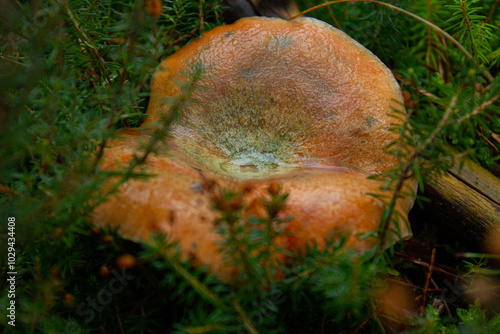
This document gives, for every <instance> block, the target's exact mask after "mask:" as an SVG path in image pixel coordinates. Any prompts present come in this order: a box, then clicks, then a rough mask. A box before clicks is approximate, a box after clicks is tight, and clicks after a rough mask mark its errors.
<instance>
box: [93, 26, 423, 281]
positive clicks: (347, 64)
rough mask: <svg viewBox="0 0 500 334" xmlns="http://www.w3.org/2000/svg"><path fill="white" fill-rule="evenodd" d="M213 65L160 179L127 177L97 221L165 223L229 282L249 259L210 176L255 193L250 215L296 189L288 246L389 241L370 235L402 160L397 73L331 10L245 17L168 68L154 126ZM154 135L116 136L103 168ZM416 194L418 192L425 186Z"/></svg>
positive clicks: (158, 168)
mask: <svg viewBox="0 0 500 334" xmlns="http://www.w3.org/2000/svg"><path fill="white" fill-rule="evenodd" d="M200 68H201V77H200V78H199V80H197V81H196V82H195V87H194V89H193V90H192V92H191V98H192V101H193V102H192V103H189V104H186V105H185V106H184V108H183V110H182V114H181V116H180V117H179V119H178V120H177V121H176V122H175V124H174V127H173V129H172V132H171V137H170V139H169V140H168V143H167V144H168V150H167V149H165V150H159V151H160V152H161V153H158V154H155V155H151V156H149V157H148V159H147V161H146V165H145V171H146V172H148V173H151V174H154V175H155V177H153V178H150V179H149V180H147V181H143V180H131V181H128V182H126V183H125V184H123V185H122V186H121V188H120V189H119V194H118V196H117V197H113V198H110V199H109V200H108V201H107V202H106V203H104V204H102V205H100V206H99V207H98V208H97V209H96V211H95V214H94V222H95V223H97V224H101V225H110V226H112V227H119V231H120V233H121V234H122V235H123V236H125V237H127V238H130V239H132V240H147V239H149V238H150V237H151V233H152V232H153V231H162V232H165V233H166V235H167V236H168V238H169V239H170V240H172V241H176V242H178V245H179V249H180V251H181V254H182V256H183V257H184V258H186V259H187V258H189V259H191V260H192V263H193V264H194V265H196V266H201V265H207V266H208V267H209V268H210V270H211V271H212V272H214V273H217V274H218V275H219V276H220V277H221V278H223V279H227V280H230V279H232V278H233V277H234V275H236V272H237V268H233V267H232V266H228V265H226V264H225V263H226V262H225V261H224V256H225V255H224V254H223V253H222V252H221V250H220V249H221V244H222V242H223V238H222V236H221V235H220V234H218V233H217V231H216V222H217V218H218V215H219V213H218V212H216V211H214V210H213V209H212V205H213V204H212V200H211V195H210V193H209V191H206V190H205V188H204V186H203V185H204V184H206V183H207V180H213V181H214V182H216V183H217V184H218V185H219V186H221V187H228V188H230V189H233V190H242V189H245V191H243V192H242V194H243V195H242V205H243V206H244V207H245V212H247V213H248V215H251V214H252V213H255V212H257V211H259V210H255V203H257V202H258V199H259V197H261V196H263V195H264V194H265V193H266V189H267V188H268V187H269V186H270V185H272V184H275V183H276V182H278V183H280V184H281V185H282V188H283V191H284V192H287V193H288V194H289V198H288V201H287V203H286V204H287V205H286V209H285V210H284V211H283V212H282V213H281V214H282V216H283V217H285V216H289V217H291V219H290V220H289V221H288V222H286V223H284V224H285V230H286V232H287V233H286V234H285V235H284V236H283V237H280V238H278V239H279V240H278V241H277V242H278V243H279V244H280V245H282V246H284V247H286V248H288V249H289V250H297V249H303V248H304V247H305V245H307V244H310V243H313V242H316V243H318V244H319V245H320V246H321V245H324V242H325V238H328V237H331V236H335V235H341V234H349V237H348V240H347V246H349V247H352V248H355V249H359V250H367V249H369V248H370V247H372V246H373V245H374V244H375V243H376V241H377V240H376V239H375V238H364V239H363V240H361V239H360V238H359V234H362V233H367V232H371V231H374V230H376V229H377V228H378V227H379V224H380V221H381V218H382V215H383V212H384V208H383V204H382V202H381V201H380V200H379V199H377V197H375V196H373V194H379V195H382V196H383V195H387V196H389V195H390V194H391V190H390V189H389V190H385V191H383V190H381V187H382V186H383V183H382V182H381V181H377V180H374V179H371V178H369V176H370V175H373V174H377V173H382V172H384V171H387V170H389V169H392V168H395V167H396V166H397V165H398V160H397V158H396V157H395V156H392V155H390V154H388V153H386V152H385V149H386V146H387V145H388V144H389V143H391V142H395V141H398V139H399V135H398V132H397V131H391V130H390V128H391V127H392V128H394V127H395V125H394V124H397V120H396V119H395V118H393V117H391V116H390V114H391V113H393V112H394V109H398V110H402V109H403V104H402V97H401V92H400V88H399V86H398V84H397V82H396V81H395V79H394V77H393V76H392V74H391V72H390V70H389V69H388V68H387V67H385V65H384V64H383V63H382V62H381V61H380V60H379V59H378V58H377V57H375V56H374V55H373V54H372V53H371V52H370V51H368V50H367V49H365V48H364V47H363V46H361V45H360V44H359V43H357V42H356V41H354V40H353V39H351V38H350V37H349V36H347V35H346V34H345V33H343V32H341V31H339V30H337V29H335V28H333V27H331V26H329V25H328V24H326V23H324V22H321V21H319V20H316V19H312V18H300V19H296V20H292V21H285V20H282V19H271V18H245V19H241V20H239V21H237V22H236V23H234V24H231V25H226V26H221V27H217V28H215V29H213V30H212V31H210V32H207V33H205V34H204V35H203V36H202V37H201V38H199V39H197V40H195V41H193V42H191V43H190V44H188V45H186V46H184V47H183V48H182V49H180V50H179V51H178V52H176V53H175V54H174V55H172V56H170V57H169V58H167V59H166V60H165V61H163V62H162V63H161V64H160V66H159V68H158V70H157V71H156V73H155V75H154V77H153V80H152V84H151V93H152V97H151V99H150V103H149V107H148V117H147V119H146V121H145V122H144V124H143V125H142V128H144V129H145V130H147V129H151V128H153V127H155V126H156V124H157V123H158V122H159V120H160V119H161V117H162V115H163V116H165V115H168V114H169V113H171V112H172V110H171V106H172V103H171V101H172V99H173V98H175V97H176V96H179V95H180V94H182V93H183V88H182V86H183V85H184V84H185V83H188V82H190V80H191V78H192V76H193V73H194V72H196V71H199V69H200ZM396 128H397V126H396ZM145 133H147V131H143V133H140V131H130V130H129V131H125V132H124V133H123V135H122V136H121V137H120V138H118V139H116V140H114V141H113V142H111V143H110V147H109V148H108V149H107V150H106V151H105V155H104V157H103V160H102V162H101V168H102V169H104V170H117V169H119V166H126V165H127V164H128V163H129V161H130V160H131V159H132V157H133V154H134V153H137V151H138V149H139V142H141V141H142V142H147V141H148V140H149V135H147V134H145ZM166 146H167V145H166ZM405 190H406V191H409V192H411V193H415V191H416V184H415V182H413V181H409V182H407V185H406V189H405ZM413 201H414V199H413V197H412V196H407V197H405V198H402V199H400V200H398V202H397V204H396V210H397V211H398V213H399V214H398V215H396V216H398V217H400V220H399V224H397V225H398V226H395V225H394V224H393V225H392V226H391V230H393V231H396V230H397V231H399V235H400V236H401V237H403V238H407V237H410V236H411V231H410V228H409V226H408V223H407V221H406V218H407V215H408V211H409V210H410V208H411V207H412V205H413ZM393 236H395V234H393Z"/></svg>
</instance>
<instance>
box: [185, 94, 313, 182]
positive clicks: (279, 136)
mask: <svg viewBox="0 0 500 334" xmlns="http://www.w3.org/2000/svg"><path fill="white" fill-rule="evenodd" d="M199 101H200V102H198V103H196V104H193V105H191V106H190V107H189V108H188V110H186V111H185V113H184V117H183V119H182V121H181V122H180V124H179V127H178V129H177V130H176V133H175V137H176V138H178V140H177V141H176V142H177V144H178V146H179V148H180V149H182V150H183V152H184V154H186V155H187V156H188V157H189V158H190V159H192V160H194V161H195V162H196V163H197V164H199V165H202V166H205V167H207V168H209V169H212V170H214V171H217V172H220V173H223V174H226V175H230V176H233V177H237V178H243V179H244V178H260V177H268V176H269V175H271V174H275V173H280V172H284V171H285V170H287V169H289V168H291V167H292V166H293V165H294V164H296V162H297V160H298V159H300V158H301V157H302V156H303V154H304V152H303V147H302V143H303V140H304V139H305V138H306V137H307V134H308V133H309V132H308V127H309V126H310V125H308V124H310V123H311V121H310V120H306V108H305V106H304V105H303V104H302V103H301V102H300V100H299V99H298V100H295V101H290V100H287V96H285V94H280V93H279V92H278V93H274V94H272V93H270V92H266V90H265V89H258V88H245V89H236V90H235V91H233V92H230V93H226V94H225V95H224V96H222V97H221V98H219V99H217V100H215V101H210V102H206V100H201V99H199Z"/></svg>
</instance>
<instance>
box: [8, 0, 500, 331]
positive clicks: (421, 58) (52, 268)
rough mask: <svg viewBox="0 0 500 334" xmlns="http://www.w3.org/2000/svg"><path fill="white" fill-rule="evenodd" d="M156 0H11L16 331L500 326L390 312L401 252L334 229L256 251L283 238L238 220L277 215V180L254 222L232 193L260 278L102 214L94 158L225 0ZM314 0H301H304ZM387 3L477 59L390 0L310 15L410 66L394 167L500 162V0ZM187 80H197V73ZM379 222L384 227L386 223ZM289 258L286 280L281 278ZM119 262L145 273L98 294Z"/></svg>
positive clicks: (230, 215) (128, 174)
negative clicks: (136, 238)
mask: <svg viewBox="0 0 500 334" xmlns="http://www.w3.org/2000/svg"><path fill="white" fill-rule="evenodd" d="M153 2H154V1H153ZM151 3H152V2H151V1H132V2H121V1H90V0H89V1H81V0H78V1H71V2H70V1H29V3H26V2H18V1H10V2H9V1H3V2H0V4H1V6H2V9H1V10H0V20H1V21H0V22H1V28H0V29H1V32H2V37H1V40H0V112H1V113H0V187H1V188H0V208H1V209H0V221H1V222H2V223H1V230H0V232H1V234H0V240H1V241H0V244H1V245H2V251H1V253H0V254H2V258H1V266H2V267H1V268H2V270H1V272H0V279H1V281H0V286H1V287H2V291H5V292H2V295H1V296H0V324H1V325H2V326H5V327H4V329H3V332H5V333H38V332H41V333H77V332H80V333H91V332H105V333H139V332H140V333H157V332H179V333H230V332H231V333H232V332H234V333H243V332H247V331H250V332H260V333H274V332H276V333H313V332H331V331H335V332H348V331H351V332H356V331H359V332H384V331H389V332H391V331H394V330H396V329H399V328H401V327H398V326H403V327H404V328H406V330H407V331H409V332H427V333H428V332H438V331H439V332H446V333H456V332H463V331H466V330H468V329H467V328H469V329H470V328H479V329H487V330H488V332H491V333H493V332H495V331H496V332H500V327H499V324H500V320H499V318H498V316H495V315H494V308H493V309H488V310H481V307H480V305H478V304H475V305H474V304H472V305H470V306H468V305H467V304H464V303H462V304H459V305H458V306H457V307H458V311H456V312H453V314H451V316H447V315H443V313H442V312H441V313H440V312H438V310H437V308H435V307H433V301H435V300H433V299H432V298H429V300H428V302H427V307H426V312H425V314H424V316H417V315H415V316H414V317H413V318H412V319H411V321H410V320H408V321H406V322H405V323H404V324H398V325H397V326H395V327H394V324H392V325H388V324H387V321H386V319H385V320H384V319H383V316H382V315H381V314H380V313H379V312H378V310H377V307H378V306H377V300H376V297H375V296H377V292H379V291H382V290H383V289H384V287H385V285H386V283H385V280H384V279H383V278H382V277H383V276H384V275H385V274H387V272H390V273H393V274H394V273H396V274H397V270H399V267H398V266H397V264H396V263H395V261H393V257H392V256H391V254H390V252H389V254H388V253H379V252H377V251H376V250H374V251H373V252H370V253H367V254H364V255H361V256H355V255H354V254H352V253H351V252H349V251H348V250H346V249H344V247H343V246H342V241H338V240H337V241H336V242H333V241H332V242H330V243H329V246H328V247H327V249H324V250H320V249H317V248H316V247H314V246H311V248H310V249H309V250H308V251H307V252H305V253H304V254H298V255H296V256H295V258H294V259H293V260H291V263H287V264H286V266H285V267H280V268H278V267H277V266H278V264H275V265H274V266H265V265H264V264H265V263H268V260H267V259H269V257H270V255H271V254H269V253H262V254H259V256H258V257H252V256H250V255H249V254H250V253H252V254H254V253H255V252H252V250H255V249H256V247H257V246H256V245H259V244H262V243H266V242H269V240H270V239H272V238H274V237H276V236H275V235H272V234H270V233H268V232H269V230H266V229H263V230H262V231H260V232H256V233H255V235H250V236H248V235H245V234H244V233H242V231H243V230H244V229H245V227H246V226H254V225H256V224H259V225H262V226H268V225H269V224H276V223H278V222H277V221H276V210H278V209H279V207H280V206H281V205H284V203H286V195H285V194H282V193H280V192H270V193H269V194H268V198H267V199H266V200H267V201H268V202H267V204H266V205H267V207H268V216H266V217H260V218H255V219H254V220H250V221H242V219H241V217H240V215H239V214H238V210H241V208H233V209H234V210H235V212H227V210H224V209H223V207H224V206H223V205H221V206H220V207H219V209H220V210H221V212H222V213H223V215H222V216H223V217H225V218H224V219H223V220H222V221H221V222H220V224H221V225H220V226H221V233H222V234H223V235H225V236H226V238H227V239H226V240H227V244H226V247H227V249H228V252H229V253H230V254H233V255H234V254H236V255H238V257H233V258H232V259H233V260H234V259H235V258H238V259H240V260H241V259H246V260H245V261H247V262H246V264H247V265H246V266H245V268H246V269H245V272H244V273H243V274H242V275H243V276H242V278H241V279H242V280H244V281H245V282H248V284H243V285H241V286H237V285H235V286H232V285H228V284H225V283H223V282H220V281H218V280H217V279H216V278H215V277H213V276H211V275H207V274H206V272H205V271H204V270H203V268H202V269H199V270H193V269H192V268H191V267H190V265H189V263H180V262H179V261H178V259H177V257H176V256H174V255H172V253H169V252H167V251H166V249H169V248H171V247H174V245H168V244H167V243H166V242H165V240H164V238H162V236H158V239H156V240H155V241H154V242H152V243H151V244H141V245H138V244H134V243H131V242H129V241H126V240H123V239H121V238H120V237H119V236H118V235H117V234H116V233H115V232H113V231H96V230H95V229H94V228H92V227H91V226H90V225H89V221H88V217H89V214H90V212H91V211H92V209H93V208H94V207H95V206H96V205H98V203H100V202H102V201H103V200H105V198H106V197H107V196H109V195H110V194H109V193H106V192H104V191H103V190H102V186H103V184H104V183H105V182H106V180H107V179H108V178H109V177H110V176H111V175H109V174H107V173H104V172H102V171H100V170H99V168H98V157H99V156H100V155H101V154H102V150H103V148H104V147H105V145H106V142H107V140H108V139H110V138H113V137H114V136H115V135H116V132H117V130H118V129H120V128H123V127H134V126H138V125H139V124H140V122H141V120H142V119H143V117H144V113H145V110H146V107H147V103H148V98H149V80H150V78H151V75H152V73H153V71H154V70H155V68H156V66H157V65H158V63H159V62H160V61H161V60H162V59H164V58H165V57H167V56H169V55H170V54H172V53H174V52H175V51H176V50H178V49H179V48H180V47H182V45H184V44H186V43H187V42H189V41H190V40H192V39H194V38H197V37H198V36H200V35H201V34H202V33H203V32H205V31H208V30H210V29H212V28H213V27H215V26H217V25H219V24H223V20H222V15H221V11H222V9H223V6H222V4H221V2H220V1H216V0H200V1H194V0H188V1H180V0H176V1H165V2H164V3H163V11H162V14H161V15H160V16H158V17H156V16H155V15H152V14H151V13H150V12H148V8H147V7H146V5H150V4H151ZM318 3H320V2H319V1H306V0H303V1H300V2H299V7H300V8H301V9H307V8H309V7H312V6H313V5H317V4H318ZM386 3H391V4H394V5H397V6H398V7H400V8H403V9H406V10H408V11H410V12H412V13H414V14H416V15H419V16H420V17H422V18H424V19H426V20H427V21H429V22H431V23H433V24H436V25H437V26H439V27H441V28H443V29H445V30H446V31H447V32H448V33H449V34H451V35H452V36H454V37H455V38H456V39H457V40H459V41H460V42H461V44H462V45H463V46H464V47H465V48H466V49H467V50H468V52H469V53H470V54H471V55H472V58H473V60H471V59H469V58H468V57H467V56H465V55H464V53H463V52H462V51H460V50H459V49H457V48H456V47H455V46H454V45H452V44H451V43H450V41H449V40H446V39H445V38H443V37H442V35H441V34H439V33H437V32H436V31H434V30H432V29H431V28H430V27H429V26H426V25H424V24H422V23H421V22H418V21H416V20H414V19H412V18H410V17H408V16H406V15H403V14H402V13H400V12H396V11H394V10H392V9H389V8H387V7H384V6H382V5H380V4H373V3H361V2H359V3H355V2H349V3H340V4H335V5H332V6H330V7H324V8H322V9H318V10H316V11H313V12H311V13H310V15H312V16H316V17H318V18H320V19H322V20H324V21H326V22H329V23H330V24H332V25H334V26H337V27H339V28H341V29H342V30H344V31H345V32H347V33H348V34H349V35H351V36H352V37H353V38H355V39H356V40H358V41H359V42H361V43H362V44H364V45H365V46H366V47H367V48H369V49H370V50H371V51H372V52H374V53H375V54H376V55H377V56H378V57H380V58H381V60H382V61H383V62H384V63H386V64H387V65H388V66H389V67H390V68H391V69H393V71H394V73H395V74H396V75H397V78H398V79H399V81H400V84H401V86H402V90H403V92H404V94H405V98H406V108H407V111H408V113H409V115H410V116H411V117H407V116H405V115H402V114H399V117H401V118H403V119H406V120H407V123H408V128H409V129H410V131H409V132H408V133H406V132H402V133H401V136H402V138H403V140H404V141H405V142H406V143H407V144H409V145H408V146H404V148H401V147H399V146H393V147H391V148H390V149H391V150H392V152H393V153H394V154H397V155H398V156H400V157H401V161H402V163H401V166H400V167H399V168H398V169H397V170H394V171H392V173H390V175H388V176H387V175H386V177H389V180H390V181H389V182H393V183H397V182H398V180H400V179H402V178H404V177H406V176H407V175H409V174H411V173H413V174H415V175H416V176H417V177H418V178H419V179H420V181H421V183H423V181H424V180H425V179H426V176H427V175H428V173H430V172H436V171H439V170H446V169H447V168H448V167H449V166H450V164H451V163H452V162H453V161H455V160H456V155H457V154H459V155H467V156H468V157H470V158H471V159H473V160H475V161H477V162H479V163H481V164H482V165H483V166H485V167H487V168H489V169H491V170H492V171H494V172H498V164H497V160H498V157H499V155H498V149H499V148H500V142H499V141H498V140H497V139H495V135H496V134H499V133H500V118H499V117H498V116H499V111H500V110H499V103H498V98H499V94H500V79H498V76H497V73H498V69H499V65H500V34H499V32H498V27H499V25H500V14H499V10H498V9H497V7H498V5H499V4H498V1H495V0H484V1H471V0H469V1H463V2H462V1H444V0H414V1H412V0H405V1H386ZM185 89H186V91H185V93H186V96H187V95H188V93H189V89H190V88H189V87H186V88H185ZM182 99H183V97H180V100H178V101H177V106H178V109H179V110H178V111H179V112H182V110H181V109H182V108H181V107H182V102H183V100H182ZM173 103H174V104H175V103H176V101H174V102H173ZM395 113H397V112H396V111H395ZM170 122H171V120H165V124H164V127H163V128H162V129H163V130H162V129H160V130H162V131H158V132H157V133H156V136H155V140H161V139H162V137H164V136H165V135H166V134H167V133H168V126H169V124H170ZM449 147H453V149H454V150H452V151H450V150H449ZM451 152H453V153H451ZM456 152H458V153H456ZM142 162H143V161H142V160H141V159H138V160H137V161H135V162H134V165H133V166H131V167H130V168H128V169H125V170H124V172H123V174H122V175H121V177H122V178H121V181H122V182H124V181H126V180H127V179H129V178H143V177H146V175H143V174H141V173H140V169H138V168H133V167H136V165H140V164H141V163H142ZM238 196H239V195H238V194H231V193H224V196H222V197H221V198H222V199H223V202H224V201H226V200H227V201H230V200H231V199H232V198H237V197H238ZM223 202H221V203H223ZM390 204H391V203H388V211H390V209H391V205H390ZM221 208H222V209H221ZM8 217H15V218H16V229H15V237H16V245H15V247H16V257H17V259H16V270H17V273H18V274H17V278H16V282H17V283H16V284H17V285H16V301H17V308H16V319H17V320H16V327H11V326H8V325H7V321H8V318H6V314H7V311H6V308H7V306H8V302H9V298H8V297H7V294H6V291H7V288H8V285H7V278H8V275H7V268H6V267H5V266H6V263H7V256H6V253H5V251H4V250H6V249H7V246H6V245H7V244H8V243H7V240H8V239H7V238H8V234H7V233H8V232H9V230H8V228H7V218H8ZM387 217H390V215H388V216H387ZM388 219H389V218H388ZM266 224H267V225H266ZM381 226H383V224H381ZM266 231H267V232H266ZM378 232H379V233H380V234H381V238H384V233H382V232H385V231H383V230H381V231H378ZM242 250H243V251H242ZM276 251H279V250H276ZM124 254H129V255H130V254H132V256H133V258H135V262H136V265H135V266H133V267H132V268H131V269H128V270H126V271H125V272H123V271H122V269H120V268H119V266H118V265H117V259H120V256H123V255H124ZM482 266H484V265H483V264H482V265H481V267H482ZM278 269H279V270H282V271H284V273H285V277H286V279H285V280H284V281H281V282H272V280H271V279H270V277H271V276H272V272H273V271H276V270H278ZM106 270H107V271H106ZM396 274H394V275H396ZM493 274H498V273H497V272H495V271H494V272H493ZM116 275H122V276H120V277H122V278H123V277H129V278H130V277H133V278H131V279H125V280H124V281H123V282H125V283H123V284H124V285H125V284H126V286H125V288H124V289H123V290H120V292H117V293H113V294H112V299H111V300H110V301H109V303H108V304H107V305H105V306H103V307H102V308H101V307H99V306H98V307H97V308H92V306H91V303H92V299H93V300H96V298H98V296H99V293H100V291H102V290H103V289H104V290H106V289H108V290H109V286H110V285H109V284H110V282H111V280H112V279H113V278H116V277H117V276H116ZM101 296H103V295H102V293H101ZM89 298H90V299H89ZM460 307H462V308H460ZM82 314H83V315H82ZM391 326H392V327H391Z"/></svg>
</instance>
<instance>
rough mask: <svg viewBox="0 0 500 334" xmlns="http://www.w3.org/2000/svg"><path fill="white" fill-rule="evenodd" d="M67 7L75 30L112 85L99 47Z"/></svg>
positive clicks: (67, 7) (67, 6)
mask: <svg viewBox="0 0 500 334" xmlns="http://www.w3.org/2000/svg"><path fill="white" fill-rule="evenodd" d="M65 7H66V13H68V16H69V18H70V20H71V22H72V23H73V25H74V26H75V29H76V30H77V31H78V32H79V33H80V35H81V36H82V38H83V39H84V40H85V42H86V45H87V47H89V48H90V51H92V53H93V54H94V56H95V57H96V59H97V63H98V64H99V67H100V68H101V72H102V74H103V75H104V76H105V77H106V81H107V82H108V83H110V82H111V79H110V78H109V76H108V71H107V70H106V66H104V61H103V59H102V57H101V55H100V54H99V50H98V49H97V46H96V45H95V44H94V42H93V41H92V40H91V39H90V38H89V36H88V35H87V33H86V32H85V31H84V30H83V29H81V28H80V25H79V24H78V21H77V20H76V19H75V16H74V15H73V12H72V11H71V9H69V5H66V6H65Z"/></svg>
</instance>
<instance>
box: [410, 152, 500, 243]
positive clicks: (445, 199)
mask: <svg viewBox="0 0 500 334" xmlns="http://www.w3.org/2000/svg"><path fill="white" fill-rule="evenodd" d="M424 186H425V189H424V190H423V191H422V195H424V196H425V197H427V198H429V199H430V202H429V203H425V204H424V206H423V208H419V207H418V206H416V207H415V208H414V209H413V210H412V212H411V213H410V221H411V222H412V223H413V224H414V225H417V229H418V225H422V224H427V228H429V227H431V228H432V227H435V228H436V229H437V231H436V234H437V236H438V238H439V239H440V240H443V241H447V242H451V243H454V242H459V243H460V244H463V245H466V246H468V247H472V248H473V249H477V250H486V249H485V240H486V238H488V237H489V236H491V235H493V234H494V233H498V232H499V231H500V179H498V178H497V177H495V176H494V175H493V174H491V173H490V172H488V171H487V170H485V169H484V168H482V167H480V166H479V165H477V164H475V163H473V162H471V161H468V162H467V163H466V164H465V165H464V166H463V168H461V169H459V167H458V166H456V167H454V168H452V169H450V170H449V171H448V172H447V173H444V174H443V175H438V176H436V175H434V176H433V177H431V178H430V180H429V181H428V182H427V183H426V184H425V185H424Z"/></svg>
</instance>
